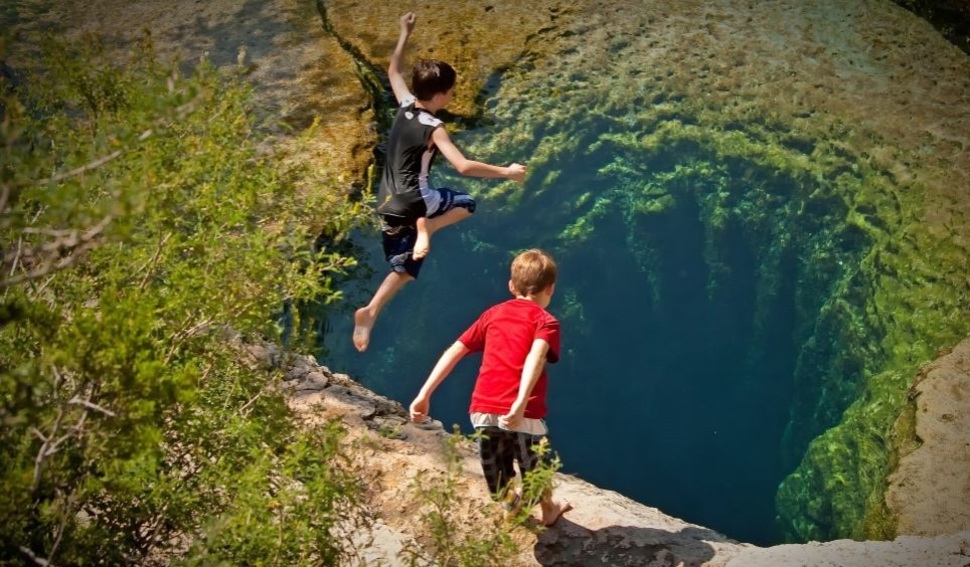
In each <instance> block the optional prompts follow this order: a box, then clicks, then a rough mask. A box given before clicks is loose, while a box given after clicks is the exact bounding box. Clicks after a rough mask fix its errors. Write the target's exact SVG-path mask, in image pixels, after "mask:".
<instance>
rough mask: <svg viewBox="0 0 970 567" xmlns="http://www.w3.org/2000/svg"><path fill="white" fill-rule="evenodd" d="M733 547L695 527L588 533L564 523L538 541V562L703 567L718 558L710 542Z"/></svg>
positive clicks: (569, 566)
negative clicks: (676, 529)
mask: <svg viewBox="0 0 970 567" xmlns="http://www.w3.org/2000/svg"><path fill="white" fill-rule="evenodd" d="M728 541H730V540H728V539H727V538H726V537H724V536H723V535H721V534H719V533H717V532H714V531H711V530H708V529H705V528H700V527H694V526H691V527H686V528H684V529H682V530H680V531H676V532H668V531H664V530H661V529H656V528H640V527H634V526H607V527H605V528H601V529H598V530H588V529H586V528H584V527H582V526H580V525H578V524H576V523H573V522H570V521H569V520H567V519H565V518H561V519H560V520H559V522H558V523H557V524H556V525H555V526H554V527H552V528H549V529H547V530H546V531H544V532H542V534H540V535H539V539H538V541H537V542H536V546H535V558H536V560H537V561H538V562H539V564H540V565H544V566H546V567H599V566H603V567H605V566H623V567H636V566H644V567H646V566H648V565H649V566H650V567H666V566H670V567H674V566H678V567H680V566H683V567H700V566H701V565H704V564H705V563H707V562H708V561H710V560H711V559H712V558H713V557H714V554H715V549H714V547H713V546H712V545H710V543H708V542H728Z"/></svg>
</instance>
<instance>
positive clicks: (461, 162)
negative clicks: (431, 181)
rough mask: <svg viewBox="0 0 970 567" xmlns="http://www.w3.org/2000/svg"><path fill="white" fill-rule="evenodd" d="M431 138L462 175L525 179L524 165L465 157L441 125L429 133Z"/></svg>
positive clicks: (514, 179)
mask: <svg viewBox="0 0 970 567" xmlns="http://www.w3.org/2000/svg"><path fill="white" fill-rule="evenodd" d="M431 139H432V140H434V143H435V145H436V146H438V150H439V151H440V152H441V155H443V156H445V159H447V160H448V162H449V163H451V165H453V166H454V167H455V169H457V170H458V173H460V174H462V175H468V176H471V177H489V178H501V179H511V180H513V181H518V182H519V183H522V182H523V181H525V172H526V170H525V166H524V165H520V164H518V163H513V164H511V165H509V166H508V167H499V166H497V165H489V164H487V163H482V162H480V161H474V160H470V159H468V158H466V157H465V156H464V155H463V154H462V153H461V151H460V150H459V149H458V147H457V146H455V144H454V142H452V141H451V136H449V135H448V131H447V130H445V129H444V128H443V127H442V128H435V129H434V132H432V133H431Z"/></svg>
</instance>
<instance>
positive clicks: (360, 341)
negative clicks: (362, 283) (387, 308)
mask: <svg viewBox="0 0 970 567" xmlns="http://www.w3.org/2000/svg"><path fill="white" fill-rule="evenodd" d="M373 327H374V317H373V316H372V315H371V314H370V310H369V309H367V308H366V307H361V308H360V309H358V310H357V311H355V312H354V346H355V347H356V348H357V350H358V351H360V352H364V351H365V350H367V345H368V344H370V330H371V329H372V328H373Z"/></svg>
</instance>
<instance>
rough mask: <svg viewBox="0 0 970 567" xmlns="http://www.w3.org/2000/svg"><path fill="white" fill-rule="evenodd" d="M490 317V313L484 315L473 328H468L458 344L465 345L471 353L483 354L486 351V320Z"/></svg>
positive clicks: (473, 324) (459, 338)
mask: <svg viewBox="0 0 970 567" xmlns="http://www.w3.org/2000/svg"><path fill="white" fill-rule="evenodd" d="M487 316H488V311H486V312H485V313H482V315H481V316H480V317H479V318H478V319H477V320H476V321H475V322H474V323H472V326H471V327H468V328H467V329H466V330H465V332H464V333H462V334H461V336H460V337H458V342H460V343H461V344H463V345H465V348H467V349H468V350H469V351H471V352H481V351H483V350H485V320H486V317H487Z"/></svg>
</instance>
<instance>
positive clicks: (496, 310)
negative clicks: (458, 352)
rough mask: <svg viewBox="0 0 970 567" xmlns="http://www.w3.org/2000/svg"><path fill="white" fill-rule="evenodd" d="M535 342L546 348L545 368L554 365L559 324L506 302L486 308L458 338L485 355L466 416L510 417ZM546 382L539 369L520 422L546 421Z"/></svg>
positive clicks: (535, 309)
mask: <svg viewBox="0 0 970 567" xmlns="http://www.w3.org/2000/svg"><path fill="white" fill-rule="evenodd" d="M535 339H542V340H544V341H546V342H547V343H549V351H548V352H547V354H546V361H547V362H550V363H553V362H556V361H557V360H559V321H557V320H556V318H555V317H553V316H552V315H550V314H549V313H548V312H547V311H546V310H545V309H543V308H542V307H539V305H538V304H536V303H534V302H532V301H529V300H528V299H510V300H509V301H506V302H504V303H499V304H498V305H495V306H493V307H491V308H489V309H488V310H487V311H485V312H484V313H482V315H481V316H480V317H479V318H478V320H477V321H475V323H474V324H473V325H472V326H471V327H469V328H468V330H466V331H465V332H464V333H462V335H461V336H460V337H458V341H459V342H461V344H463V345H465V347H466V348H468V350H470V351H472V352H479V351H484V353H483V354H482V365H481V367H480V368H479V369H478V379H477V380H476V381H475V390H474V391H473V392H472V402H471V407H470V408H469V412H470V413H475V412H483V413H494V414H499V415H505V414H507V413H508V412H509V409H511V407H512V404H513V403H514V402H515V398H516V397H518V394H519V385H520V383H521V381H522V367H523V366H525V358H526V356H528V354H529V351H530V350H531V349H532V342H533V341H534V340H535ZM546 382H547V379H546V370H545V367H543V369H542V374H541V375H540V376H539V380H538V381H537V382H536V385H535V387H534V388H532V393H531V394H530V395H529V400H528V402H527V404H526V409H525V417H528V418H532V419H541V418H543V417H545V415H546Z"/></svg>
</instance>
